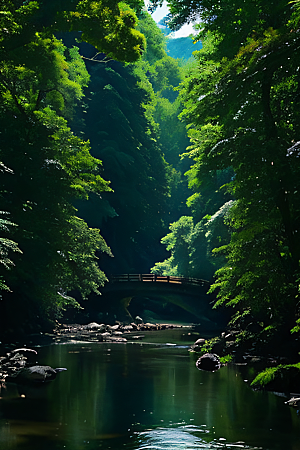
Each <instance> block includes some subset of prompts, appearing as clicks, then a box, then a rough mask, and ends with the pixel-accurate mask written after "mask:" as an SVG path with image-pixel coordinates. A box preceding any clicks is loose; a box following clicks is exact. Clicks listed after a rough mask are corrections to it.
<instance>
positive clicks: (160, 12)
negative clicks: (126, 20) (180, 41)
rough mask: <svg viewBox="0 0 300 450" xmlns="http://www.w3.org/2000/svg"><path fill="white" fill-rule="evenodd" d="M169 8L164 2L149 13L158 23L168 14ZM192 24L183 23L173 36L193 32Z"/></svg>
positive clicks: (183, 35)
mask: <svg viewBox="0 0 300 450" xmlns="http://www.w3.org/2000/svg"><path fill="white" fill-rule="evenodd" d="M168 12H169V10H168V7H167V4H166V2H164V3H163V5H162V7H159V8H157V9H156V11H155V12H154V13H153V14H151V15H152V17H153V19H154V20H155V22H156V23H158V22H159V21H160V20H161V19H162V18H163V17H165V16H166V15H167V14H168ZM193 32H194V30H193V25H192V24H186V25H183V27H181V28H180V30H178V31H175V33H174V35H173V37H174V38H179V37H185V36H189V35H190V34H191V33H193Z"/></svg>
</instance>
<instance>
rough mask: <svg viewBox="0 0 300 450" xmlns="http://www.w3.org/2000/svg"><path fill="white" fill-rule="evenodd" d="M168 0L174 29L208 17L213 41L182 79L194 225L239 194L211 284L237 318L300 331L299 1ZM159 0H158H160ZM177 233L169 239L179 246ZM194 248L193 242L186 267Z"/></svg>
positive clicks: (205, 29)
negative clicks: (217, 199) (188, 144)
mask: <svg viewBox="0 0 300 450" xmlns="http://www.w3.org/2000/svg"><path fill="white" fill-rule="evenodd" d="M167 3H168V6H169V9H170V15H169V17H168V26H169V27H170V28H171V29H177V28H178V27H180V26H181V25H182V24H183V23H186V22H190V21H193V20H195V19H197V21H198V22H199V23H201V25H199V26H198V29H199V33H198V36H197V39H200V40H201V41H202V44H203V49H202V50H200V51H199V52H195V54H194V55H195V58H196V60H197V66H196V67H193V68H192V70H191V71H190V73H189V75H188V77H187V78H186V79H185V80H184V82H183V83H182V84H181V89H180V98H181V101H182V103H183V104H184V109H183V112H182V114H181V117H182V118H184V119H185V120H186V121H187V123H188V134H189V137H190V142H191V144H190V146H189V148H188V150H187V152H186V156H188V157H189V158H191V159H192V160H193V161H194V163H193V165H192V166H191V168H190V170H189V171H188V172H187V176H188V179H189V185H190V187H191V188H192V189H193V190H194V191H195V194H194V195H193V196H192V197H191V198H190V200H189V201H188V203H189V204H190V206H191V207H192V211H193V218H194V224H193V227H195V225H196V223H197V225H198V224H200V223H201V220H202V221H203V220H204V221H205V222H207V221H208V223H209V221H210V220H211V218H210V217H211V214H212V213H211V212H208V210H207V207H208V206H209V205H210V206H212V199H213V198H216V195H219V201H220V200H221V198H222V195H225V196H229V198H228V197H227V198H223V201H222V200H221V203H223V204H226V201H228V200H229V199H231V200H232V201H231V203H229V205H230V207H229V208H227V211H226V214H225V215H224V219H225V223H224V221H223V225H222V226H224V224H225V226H226V227H227V229H228V232H229V234H228V235H227V237H226V234H224V233H223V234H222V232H221V229H220V230H219V236H220V243H219V245H216V247H215V249H214V250H213V255H215V256H216V257H217V256H218V257H222V258H225V259H223V260H222V259H221V260H218V262H221V261H223V262H221V264H220V265H219V268H218V270H217V272H216V279H215V283H214V284H213V286H212V288H211V291H213V292H215V293H216V294H217V297H218V301H217V303H216V305H227V306H229V307H231V308H233V313H234V317H233V323H235V324H240V325H241V326H242V324H243V323H248V322H249V320H250V321H251V319H249V318H251V317H252V320H256V321H258V322H259V323H260V324H261V327H262V330H267V329H268V330H269V332H268V333H269V334H268V333H267V334H268V335H270V334H272V333H270V328H269V327H270V326H271V327H272V329H273V332H274V330H278V329H279V328H280V329H281V330H282V332H283V333H284V332H285V331H286V333H287V334H289V332H290V330H291V329H292V330H293V331H297V330H299V326H296V325H297V324H299V314H300V310H299V275H300V273H299V259H300V253H299V252H300V240H299V239H300V234H299V217H300V214H299V212H300V211H299V204H300V203H299V192H300V191H299V179H300V178H299V124H300V122H299V87H300V85H299V70H300V67H299V44H300V41H299V17H300V15H299V12H300V11H299V2H287V1H269V0H268V1H251V2H246V1H243V0H240V1H237V2H234V3H232V2H227V1H226V0H224V1H223V0H221V1H215V2H214V1H213V2H211V1H207V0H200V1H198V2H196V3H195V2H191V1H189V0H183V1H178V0H170V1H169V2H167ZM158 4H160V3H159V2H152V5H153V8H155V7H156V6H157V5H158ZM222 174H223V175H222ZM226 174H227V175H226ZM222 176H223V182H222V183H218V182H217V184H216V181H217V179H218V178H219V179H221V178H220V177H222ZM226 178H227V179H226ZM212 192H214V194H213V195H212ZM220 196H221V197H220ZM205 205H206V206H205ZM220 206H222V205H221V204H220V203H218V204H215V207H214V208H216V207H217V208H219V207H220ZM216 211H217V209H215V210H214V212H215V213H216ZM207 214H208V215H207ZM182 219H183V218H182ZM182 219H181V220H182ZM199 219H200V222H199ZM172 230H175V224H173V225H172ZM173 234H174V231H173ZM168 236H169V235H168ZM206 236H207V237H209V236H210V234H209V233H208V232H206ZM224 238H225V241H224ZM170 239H171V238H167V237H165V238H163V242H165V243H168V245H169V246H170V244H169V242H174V240H172V241H170ZM172 239H174V238H172ZM216 244H217V243H216ZM175 250H176V247H175V249H173V250H172V251H174V256H175V255H176V252H175ZM195 251H196V248H195ZM172 254H173V253H172ZM191 255H192V251H191V249H190V250H189V252H188V255H186V256H185V257H186V258H187V261H189V265H188V266H186V267H191V265H192V256H191ZM216 268H217V266H216ZM182 274H184V273H182ZM247 321H248V322H247ZM284 330H285V331H284ZM277 332H278V331H277Z"/></svg>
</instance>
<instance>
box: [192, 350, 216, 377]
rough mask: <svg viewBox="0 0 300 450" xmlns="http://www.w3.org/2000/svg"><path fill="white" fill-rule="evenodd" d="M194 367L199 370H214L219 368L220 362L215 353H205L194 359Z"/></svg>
mask: <svg viewBox="0 0 300 450" xmlns="http://www.w3.org/2000/svg"><path fill="white" fill-rule="evenodd" d="M196 367H197V369H199V370H207V371H209V372H215V371H216V370H219V369H220V367H221V362H220V359H219V357H218V355H216V354H215V353H205V354H204V355H202V356H201V357H200V358H199V359H198V360H197V361H196Z"/></svg>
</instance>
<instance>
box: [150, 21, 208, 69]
mask: <svg viewBox="0 0 300 450" xmlns="http://www.w3.org/2000/svg"><path fill="white" fill-rule="evenodd" d="M166 19H167V17H164V18H163V19H161V20H160V21H159V22H158V24H157V26H158V27H159V28H160V29H161V31H162V32H163V33H164V35H165V36H166V37H167V38H168V40H167V53H168V55H169V56H172V58H180V59H183V60H185V61H187V60H188V59H189V58H190V57H191V56H192V53H193V52H194V51H196V50H200V49H201V48H202V44H201V42H197V43H196V44H194V43H193V40H192V38H191V37H190V36H186V37H181V38H173V37H172V34H173V33H172V30H170V28H169V27H168V25H167V22H166Z"/></svg>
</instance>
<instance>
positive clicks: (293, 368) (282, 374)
mask: <svg viewBox="0 0 300 450" xmlns="http://www.w3.org/2000/svg"><path fill="white" fill-rule="evenodd" d="M299 383H300V363H297V364H286V365H283V364H280V365H278V366H276V367H267V368H266V369H265V370H263V371H262V372H260V373H259V374H258V375H257V376H256V377H255V378H254V380H253V381H252V383H251V386H252V387H260V388H266V389H271V390H280V391H281V390H290V389H294V388H295V387H297V386H298V385H299Z"/></svg>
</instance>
